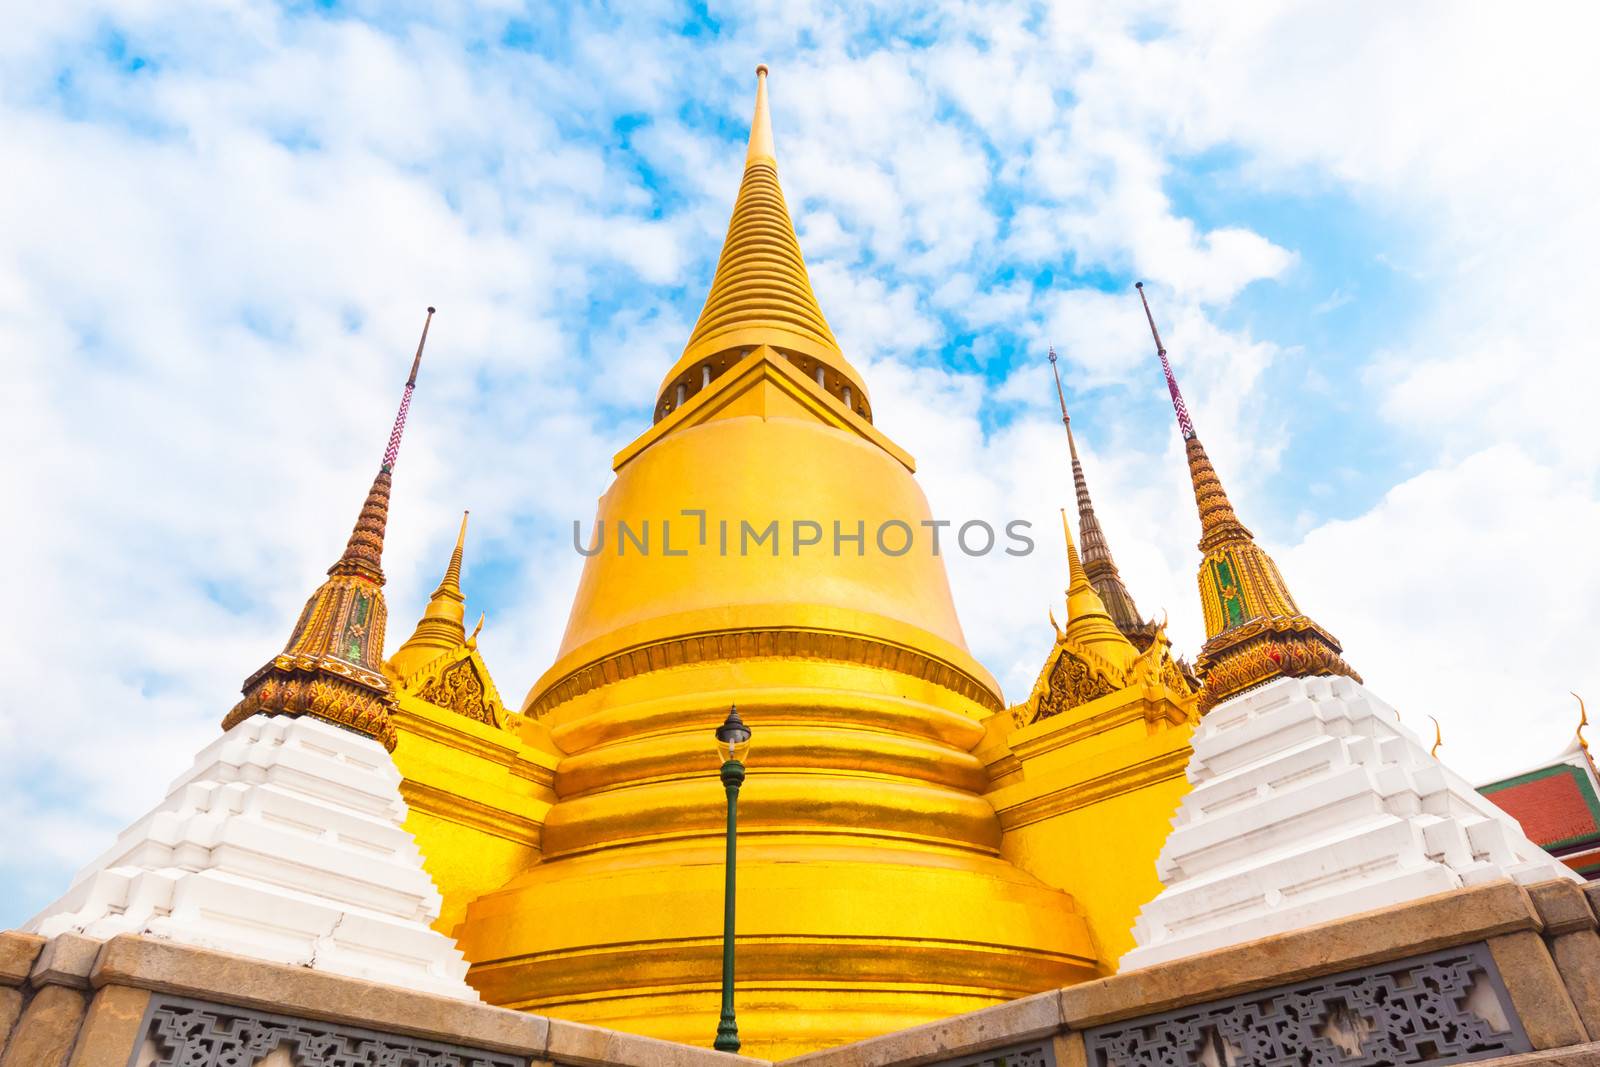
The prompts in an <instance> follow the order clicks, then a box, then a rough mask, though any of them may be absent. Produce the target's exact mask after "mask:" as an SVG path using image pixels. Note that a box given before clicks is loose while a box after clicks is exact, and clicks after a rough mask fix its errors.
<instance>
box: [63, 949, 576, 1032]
mask: <svg viewBox="0 0 1600 1067" xmlns="http://www.w3.org/2000/svg"><path fill="white" fill-rule="evenodd" d="M89 980H90V982H91V983H92V984H93V985H94V987H95V988H96V989H100V988H103V987H105V986H112V985H117V986H132V987H133V988H135V989H148V990H151V991H153V992H158V993H173V994H176V995H179V996H185V997H192V998H194V999H195V1000H206V1001H212V1002H214V1003H220V1004H233V1005H237V1006H240V1007H249V1008H259V1009H261V1010H262V1011H270V1012H273V1013H275V1014H278V1015H293V1016H298V1017H300V1018H305V1019H319V1020H322V1021H324V1022H340V1023H349V1024H351V1025H353V1026H361V1027H365V1028H367V1029H369V1030H380V1031H389V1032H393V1033H400V1034H410V1035H412V1036H415V1037H429V1038H435V1039H439V1040H449V1041H450V1042H452V1043H454V1044H458V1045H468V1046H478V1047H482V1048H485V1049H491V1050H493V1051H497V1052H516V1053H522V1054H524V1055H526V1054H532V1055H534V1056H535V1057H537V1056H538V1055H539V1053H540V1052H541V1051H542V1050H543V1049H544V1046H545V1041H546V1040H547V1038H548V1036H549V1024H548V1020H546V1019H545V1018H544V1017H543V1016H539V1015H528V1014H526V1013H524V1012H519V1011H509V1010H507V1009H505V1008H494V1007H489V1006H488V1005H485V1004H475V1003H472V1002H471V1001H463V1000H457V999H455V998H452V997H441V996H436V995H434V994H432V993H417V992H413V991H411V990H409V989H402V988H400V987H399V986H392V985H381V984H379V983H376V982H368V981H364V980H362V979H360V978H348V977H345V976H343V975H336V974H330V973H328V972H326V971H314V970H311V969H310V968H309V967H290V966H286V965H284V964H278V963H266V962H263V961H261V960H253V959H247V958H245V957H243V956H235V955H232V954H230V953H226V952H215V951H212V950H210V949H201V948H194V947H192V946H189V945H181V944H178V943H177V942H174V941H163V940H160V939H158V938H153V937H144V936H140V935H137V934H121V935H118V936H117V937H113V938H112V939H111V940H109V941H107V942H105V945H104V947H103V948H101V950H100V958H99V960H98V961H97V962H96V964H95V967H94V970H93V972H92V973H91V974H90V977H89Z"/></svg>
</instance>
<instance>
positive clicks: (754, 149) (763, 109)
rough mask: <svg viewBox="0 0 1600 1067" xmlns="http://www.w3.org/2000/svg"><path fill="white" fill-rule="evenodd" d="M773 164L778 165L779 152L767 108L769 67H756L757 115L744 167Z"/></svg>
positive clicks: (769, 112) (752, 126)
mask: <svg viewBox="0 0 1600 1067" xmlns="http://www.w3.org/2000/svg"><path fill="white" fill-rule="evenodd" d="M752 163H771V164H772V165H773V166H774V167H776V166H777V165H778V150H777V148H776V147H774V146H773V143H772V112H771V111H770V110H768V108H767V65H766V64H765V63H763V64H761V65H760V66H758V67H756V114H755V117H754V118H752V119H751V120H750V148H749V150H748V151H746V152H745V154H744V165H745V166H747V167H748V166H750V164H752Z"/></svg>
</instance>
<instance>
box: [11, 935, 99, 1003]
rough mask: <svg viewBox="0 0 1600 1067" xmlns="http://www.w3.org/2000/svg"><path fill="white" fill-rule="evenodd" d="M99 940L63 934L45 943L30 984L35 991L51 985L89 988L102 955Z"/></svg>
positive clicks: (34, 966) (29, 980) (31, 975)
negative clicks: (90, 974) (96, 961)
mask: <svg viewBox="0 0 1600 1067" xmlns="http://www.w3.org/2000/svg"><path fill="white" fill-rule="evenodd" d="M103 944H105V942H103V941H101V940H100V939H98V938H94V937H84V936H83V935H82V934H61V935H59V936H57V937H53V938H51V939H50V940H49V941H48V942H46V943H45V946H44V950H43V951H42V952H40V953H39V958H38V960H36V961H35V962H34V965H33V971H32V973H31V974H29V975H28V983H29V984H30V985H32V986H33V987H34V988H35V989H37V988H40V987H41V986H47V985H64V986H70V987H71V988H73V989H88V988H89V972H91V971H92V970H94V961H95V960H96V959H97V958H98V957H99V955H100V946H101V945H103Z"/></svg>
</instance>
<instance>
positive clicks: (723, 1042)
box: [711, 705, 750, 1052]
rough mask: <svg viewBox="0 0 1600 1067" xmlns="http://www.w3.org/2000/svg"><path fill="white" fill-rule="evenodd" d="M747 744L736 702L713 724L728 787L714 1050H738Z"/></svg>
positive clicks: (724, 778) (748, 732) (723, 773)
mask: <svg viewBox="0 0 1600 1067" xmlns="http://www.w3.org/2000/svg"><path fill="white" fill-rule="evenodd" d="M749 748H750V727H748V726H746V725H745V724H744V720H743V719H741V718H739V708H738V705H734V706H733V707H730V708H729V709H728V718H727V721H726V722H724V723H723V724H722V725H721V726H719V727H717V752H718V753H719V754H720V755H721V756H722V787H723V788H724V789H726V790H727V791H728V861H727V882H726V884H725V885H724V887H723V897H722V1018H721V1019H720V1020H719V1021H718V1022H717V1039H716V1041H714V1042H713V1043H712V1045H711V1047H712V1048H714V1049H716V1050H717V1051H718V1052H738V1051H739V1024H738V1023H737V1022H735V1021H734V1017H733V899H734V897H733V872H734V866H735V864H734V860H735V852H734V848H735V842H736V841H737V840H738V811H739V787H740V786H741V785H743V784H744V762H743V759H744V754H745V753H746V752H747V751H748V750H749Z"/></svg>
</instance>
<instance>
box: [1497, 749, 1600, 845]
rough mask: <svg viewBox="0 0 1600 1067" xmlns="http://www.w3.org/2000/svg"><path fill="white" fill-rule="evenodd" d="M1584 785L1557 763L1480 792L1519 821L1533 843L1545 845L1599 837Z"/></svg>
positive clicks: (1573, 770)
mask: <svg viewBox="0 0 1600 1067" xmlns="http://www.w3.org/2000/svg"><path fill="white" fill-rule="evenodd" d="M1587 786H1588V783H1587V782H1585V781H1583V776H1582V772H1581V771H1579V770H1578V769H1577V768H1576V767H1572V766H1564V765H1557V766H1555V767H1551V768H1548V769H1547V770H1545V771H1536V772H1534V773H1533V774H1530V775H1524V776H1522V778H1521V779H1512V780H1511V781H1510V782H1508V783H1506V784H1504V785H1498V784H1497V785H1493V786H1488V787H1486V788H1485V789H1484V790H1483V794H1484V796H1486V797H1488V798H1489V799H1490V800H1492V801H1494V802H1495V804H1496V805H1497V806H1499V807H1500V808H1501V809H1502V810H1503V811H1505V812H1507V813H1509V814H1510V815H1511V817H1512V818H1514V819H1516V820H1517V822H1519V823H1521V824H1522V832H1523V833H1525V834H1527V835H1528V837H1529V838H1530V839H1532V840H1533V842H1534V843H1535V844H1537V845H1542V846H1545V847H1549V846H1551V845H1557V844H1574V843H1576V842H1578V841H1581V840H1583V839H1584V838H1588V837H1600V820H1597V818H1596V814H1595V800H1594V797H1593V791H1592V790H1591V789H1588V788H1586V787H1587Z"/></svg>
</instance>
